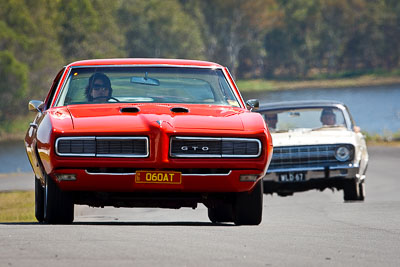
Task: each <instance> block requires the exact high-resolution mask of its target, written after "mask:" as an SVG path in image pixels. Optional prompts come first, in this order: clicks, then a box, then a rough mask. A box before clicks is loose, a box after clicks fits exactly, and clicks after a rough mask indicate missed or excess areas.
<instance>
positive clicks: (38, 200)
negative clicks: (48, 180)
mask: <svg viewBox="0 0 400 267" xmlns="http://www.w3.org/2000/svg"><path fill="white" fill-rule="evenodd" d="M35 217H36V220H38V222H40V223H42V222H43V221H44V188H43V186H42V183H41V182H40V180H39V179H38V178H36V177H35Z"/></svg>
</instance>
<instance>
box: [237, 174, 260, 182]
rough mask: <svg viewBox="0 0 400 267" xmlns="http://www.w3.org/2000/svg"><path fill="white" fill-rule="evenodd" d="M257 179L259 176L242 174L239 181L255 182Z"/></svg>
mask: <svg viewBox="0 0 400 267" xmlns="http://www.w3.org/2000/svg"><path fill="white" fill-rule="evenodd" d="M257 178H258V175H257V174H241V175H240V178H239V179H240V181H241V182H255V181H257Z"/></svg>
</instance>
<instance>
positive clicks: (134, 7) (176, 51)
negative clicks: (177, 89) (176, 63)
mask: <svg viewBox="0 0 400 267" xmlns="http://www.w3.org/2000/svg"><path fill="white" fill-rule="evenodd" d="M119 24H120V27H121V28H123V29H124V32H125V36H126V44H125V49H126V51H127V54H128V56H129V57H166V58H191V59H203V58H204V44H203V41H202V39H201V34H200V30H199V27H198V25H197V24H196V21H194V20H193V19H192V18H191V17H189V16H188V15H187V14H186V13H185V12H183V9H182V6H181V5H180V3H179V2H178V1H175V0H169V1H163V0H149V1H140V0H137V1H123V3H122V5H121V7H120V10H119Z"/></svg>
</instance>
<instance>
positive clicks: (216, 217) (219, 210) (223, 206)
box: [208, 203, 233, 223]
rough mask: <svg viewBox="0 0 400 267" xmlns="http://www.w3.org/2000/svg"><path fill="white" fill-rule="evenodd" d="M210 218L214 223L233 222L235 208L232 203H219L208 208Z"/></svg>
mask: <svg viewBox="0 0 400 267" xmlns="http://www.w3.org/2000/svg"><path fill="white" fill-rule="evenodd" d="M208 218H209V219H210V221H211V222H213V223H222V222H233V208H232V204H230V203H219V204H217V205H216V206H215V207H209V208H208Z"/></svg>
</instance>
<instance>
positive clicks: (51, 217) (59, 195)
mask: <svg viewBox="0 0 400 267" xmlns="http://www.w3.org/2000/svg"><path fill="white" fill-rule="evenodd" d="M73 220H74V203H73V201H72V197H71V194H70V193H69V192H64V191H62V190H61V189H60V188H59V187H58V186H57V184H56V182H55V181H54V180H53V179H52V178H51V177H49V176H46V186H45V197H44V221H45V222H46V223H48V224H71V223H72V222H73Z"/></svg>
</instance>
